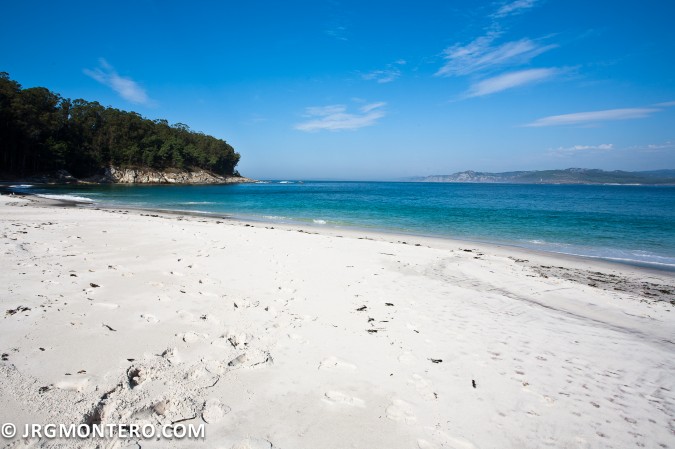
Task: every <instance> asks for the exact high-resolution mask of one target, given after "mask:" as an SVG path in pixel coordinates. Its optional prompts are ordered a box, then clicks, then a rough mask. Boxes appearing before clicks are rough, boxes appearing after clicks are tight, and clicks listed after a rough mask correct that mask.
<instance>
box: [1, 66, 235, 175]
mask: <svg viewBox="0 0 675 449" xmlns="http://www.w3.org/2000/svg"><path fill="white" fill-rule="evenodd" d="M239 157H240V156H239V153H237V152H235V151H234V148H232V146H230V145H229V144H228V143H227V142H225V141H224V140H221V139H217V138H215V137H213V136H208V135H206V134H203V133H200V132H195V131H191V130H190V128H189V127H188V126H187V125H184V124H182V123H177V124H174V125H169V123H168V122H167V121H166V120H149V119H146V118H144V117H142V116H141V115H139V114H137V113H135V112H127V111H121V110H119V109H115V108H111V107H104V106H102V105H100V104H99V103H97V102H95V101H94V102H90V101H86V100H82V99H78V100H70V99H68V98H63V97H61V96H60V95H59V94H56V93H53V92H51V91H50V90H49V89H46V88H44V87H32V88H28V89H22V87H21V85H20V84H19V83H17V82H16V81H14V80H12V79H10V77H9V74H8V73H6V72H0V173H4V174H11V175H17V176H24V175H30V174H37V173H47V172H51V171H56V170H60V169H63V170H67V171H69V172H70V173H72V174H73V175H74V176H76V177H86V176H91V175H95V174H98V173H100V172H101V170H102V169H103V168H105V167H108V166H114V167H118V168H153V169H159V170H166V169H195V168H200V169H205V170H209V171H212V172H214V173H217V174H219V175H223V176H229V175H232V174H233V173H234V169H235V167H236V165H237V163H238V162H239Z"/></svg>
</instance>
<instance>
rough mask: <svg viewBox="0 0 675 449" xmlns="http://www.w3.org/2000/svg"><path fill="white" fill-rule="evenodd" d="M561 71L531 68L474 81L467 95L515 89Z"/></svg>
mask: <svg viewBox="0 0 675 449" xmlns="http://www.w3.org/2000/svg"><path fill="white" fill-rule="evenodd" d="M559 72H560V70H558V69H529V70H519V71H517V72H509V73H504V74H502V75H498V76H495V77H492V78H488V79H485V80H482V81H479V82H477V83H474V84H473V85H472V86H471V88H470V89H469V91H468V92H467V93H466V95H465V96H466V97H482V96H484V95H489V94H494V93H496V92H501V91H503V90H507V89H513V88H514V87H520V86H524V85H526V84H532V83H536V82H540V81H543V80H545V79H547V78H551V77H552V76H554V75H556V74H558V73H559Z"/></svg>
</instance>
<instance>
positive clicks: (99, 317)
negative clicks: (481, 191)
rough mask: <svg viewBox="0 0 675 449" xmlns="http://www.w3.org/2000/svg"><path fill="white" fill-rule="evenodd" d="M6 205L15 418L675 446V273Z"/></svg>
mask: <svg viewBox="0 0 675 449" xmlns="http://www.w3.org/2000/svg"><path fill="white" fill-rule="evenodd" d="M0 199H1V200H2V201H0V210H1V211H2V214H0V217H1V218H0V236H1V237H2V239H1V240H0V241H1V242H2V244H3V253H4V254H3V258H4V259H3V260H4V261H5V265H4V268H5V269H3V270H2V271H0V282H1V283H2V284H3V285H4V286H5V287H4V288H5V294H4V295H2V298H0V304H2V306H4V308H5V311H6V312H5V315H4V319H3V326H2V327H0V337H2V338H1V339H0V340H1V341H2V342H3V347H2V348H1V349H2V354H3V357H2V361H1V362H0V372H1V373H2V376H0V394H1V395H2V397H3V398H4V400H5V402H4V405H3V406H0V419H2V420H3V422H12V423H15V424H17V425H18V426H19V427H20V428H23V426H24V425H26V424H32V423H40V424H45V423H51V422H56V423H63V424H69V423H75V424H77V423H98V422H100V423H102V424H115V425H117V424H119V425H127V424H131V423H137V424H144V423H145V424H152V425H171V424H172V423H177V422H180V423H185V424H194V425H199V424H204V425H205V426H206V437H205V438H204V440H202V441H198V442H195V441H162V442H161V443H158V444H161V447H194V446H199V447H205V448H214V449H220V448H226V449H239V448H255V449H258V448H267V449H269V448H279V449H283V448H297V449H304V448H307V449H315V448H317V447H321V448H323V449H338V448H343V447H387V448H390V449H407V448H410V447H417V448H419V449H430V448H437V449H442V448H448V447H452V448H459V447H461V448H470V449H476V448H484V447H504V448H509V447H513V448H530V447H532V448H533V447H538V446H539V445H540V443H541V442H542V441H548V442H549V443H550V444H551V445H552V446H555V447H579V446H580V445H581V447H590V448H623V447H629V446H633V445H635V444H638V443H639V445H643V446H644V447H658V446H659V445H665V446H666V447H668V445H669V444H670V443H669V442H670V441H672V436H673V432H675V428H674V427H673V425H672V424H673V422H674V421H673V417H674V416H675V393H674V392H675V379H673V378H672V376H670V375H669V373H671V372H672V371H673V370H674V369H675V358H674V357H673V354H675V341H673V340H674V339H673V328H675V311H673V306H674V305H675V304H673V302H671V300H672V299H673V292H675V278H674V277H673V276H672V275H671V274H669V273H664V272H653V271H651V270H644V269H639V268H634V267H628V266H623V265H619V264H609V263H597V262H593V261H588V260H582V259H579V258H573V257H569V258H560V257H552V256H551V255H550V254H535V253H534V252H528V251H526V250H518V249H513V248H507V247H503V246H495V245H481V244H473V243H466V242H456V241H448V240H445V239H430V238H422V237H409V236H405V237H404V236H391V235H385V234H378V233H364V232H360V231H354V230H348V231H346V232H343V231H344V230H338V231H335V230H332V231H331V233H326V232H315V229H313V228H311V227H308V226H301V227H296V226H278V225H273V226H272V225H269V224H265V223H255V222H249V223H246V222H241V221H237V220H228V219H222V218H219V217H204V216H195V215H187V214H182V213H179V214H170V213H160V212H157V213H155V212H153V211H145V210H128V209H123V208H114V209H103V208H94V207H72V205H66V206H64V203H63V202H60V201H51V200H43V199H38V198H34V197H26V198H19V197H14V198H11V197H7V196H2V197H0ZM317 231H318V230H317ZM322 231H323V229H322ZM403 242H405V244H404V243H403ZM589 278H592V279H590V280H589ZM591 284H593V285H591ZM653 294H654V295H656V294H660V295H661V296H652V295H653ZM366 429H367V430H366ZM23 443H25V444H34V446H36V447H51V446H50V444H53V443H54V442H52V441H50V440H45V439H42V440H35V439H33V440H31V441H23V442H22V441H19V440H15V441H14V442H10V444H23ZM151 443H152V442H145V441H138V440H134V439H133V438H131V439H129V438H127V439H124V441H119V445H118V446H119V447H126V446H127V445H130V444H131V445H133V444H137V445H140V446H142V447H146V446H150V447H158V446H157V445H153V444H151ZM78 444H79V446H78V447H86V448H89V447H91V448H94V447H96V446H97V442H96V441H93V440H84V441H80V440H78ZM64 446H65V447H70V446H71V444H69V442H64Z"/></svg>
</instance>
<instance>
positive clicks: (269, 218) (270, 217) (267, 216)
mask: <svg viewBox="0 0 675 449" xmlns="http://www.w3.org/2000/svg"><path fill="white" fill-rule="evenodd" d="M263 218H264V219H265V220H290V218H288V217H283V216H279V215H263Z"/></svg>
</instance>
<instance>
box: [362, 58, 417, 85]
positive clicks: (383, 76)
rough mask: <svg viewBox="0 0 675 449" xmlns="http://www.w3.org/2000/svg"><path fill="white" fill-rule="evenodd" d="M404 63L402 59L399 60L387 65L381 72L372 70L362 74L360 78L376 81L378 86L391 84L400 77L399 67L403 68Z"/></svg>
mask: <svg viewBox="0 0 675 449" xmlns="http://www.w3.org/2000/svg"><path fill="white" fill-rule="evenodd" d="M405 64H406V62H405V61H404V60H403V59H399V60H398V61H396V62H394V63H393V64H387V67H386V68H384V69H382V70H373V71H372V72H368V73H364V74H363V75H361V77H362V78H363V79H364V80H367V81H376V82H378V83H380V84H384V83H391V82H392V81H394V80H396V79H397V78H399V77H400V76H401V69H400V67H401V66H404V65H405Z"/></svg>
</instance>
